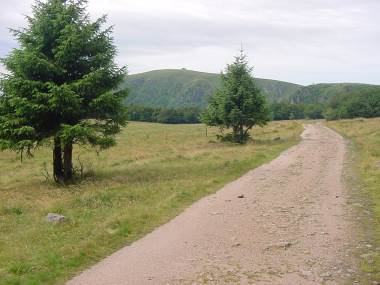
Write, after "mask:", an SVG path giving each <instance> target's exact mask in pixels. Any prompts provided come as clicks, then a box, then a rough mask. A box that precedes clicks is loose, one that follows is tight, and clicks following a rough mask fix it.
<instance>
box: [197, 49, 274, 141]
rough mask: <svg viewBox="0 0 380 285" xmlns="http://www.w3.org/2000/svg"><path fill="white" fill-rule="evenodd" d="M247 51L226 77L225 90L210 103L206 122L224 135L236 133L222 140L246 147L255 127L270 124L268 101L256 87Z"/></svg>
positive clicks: (218, 93)
mask: <svg viewBox="0 0 380 285" xmlns="http://www.w3.org/2000/svg"><path fill="white" fill-rule="evenodd" d="M251 72H252V68H251V67H249V66H248V62H247V59H246V55H245V54H244V52H243V50H242V51H241V52H240V55H239V56H237V57H236V58H235V61H234V62H233V63H232V64H229V65H227V68H226V71H225V73H224V74H223V73H222V86H221V88H220V89H218V90H217V91H216V92H215V94H214V96H213V97H212V98H211V100H210V104H209V106H208V107H207V109H206V111H205V112H204V113H203V114H202V121H203V122H204V123H205V124H206V125H209V126H217V127H219V128H220V130H221V133H223V130H224V129H229V128H231V129H232V133H231V134H227V135H222V136H219V137H221V138H223V139H228V140H232V141H233V142H237V143H244V142H246V141H247V139H248V138H249V130H250V129H252V127H254V126H256V125H258V126H264V125H265V124H266V123H267V122H268V121H269V111H268V108H267V105H266V101H265V98H264V97H263V95H262V94H261V92H260V90H259V89H258V88H257V87H256V85H255V82H254V79H253V77H252V75H251Z"/></svg>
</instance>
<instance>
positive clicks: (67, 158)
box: [63, 143, 73, 181]
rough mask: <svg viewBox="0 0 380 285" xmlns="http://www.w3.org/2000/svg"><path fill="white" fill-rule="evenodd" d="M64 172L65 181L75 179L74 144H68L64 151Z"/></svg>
mask: <svg viewBox="0 0 380 285" xmlns="http://www.w3.org/2000/svg"><path fill="white" fill-rule="evenodd" d="M63 170H64V179H65V181H68V180H70V179H71V178H73V144H72V143H68V144H66V145H65V147H64V151H63Z"/></svg>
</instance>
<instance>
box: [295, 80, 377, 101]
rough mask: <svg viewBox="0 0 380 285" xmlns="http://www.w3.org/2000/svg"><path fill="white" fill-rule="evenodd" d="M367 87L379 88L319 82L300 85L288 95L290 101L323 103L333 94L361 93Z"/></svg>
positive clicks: (366, 85) (365, 85)
mask: <svg viewBox="0 0 380 285" xmlns="http://www.w3.org/2000/svg"><path fill="white" fill-rule="evenodd" d="M368 88H371V89H377V88H379V89H380V86H377V85H369V84H360V83H321V84H314V85H309V86H305V87H302V88H300V89H298V90H297V91H296V92H295V93H294V94H293V95H291V96H290V97H289V100H290V102H292V103H304V104H310V103H312V104H314V103H325V102H326V101H328V100H329V99H330V98H331V97H333V96H335V95H344V94H349V93H361V92H363V91H365V90H367V89H368Z"/></svg>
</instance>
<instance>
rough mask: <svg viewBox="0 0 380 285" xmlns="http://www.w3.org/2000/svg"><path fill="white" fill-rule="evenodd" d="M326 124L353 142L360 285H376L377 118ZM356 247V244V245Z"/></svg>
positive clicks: (379, 251)
mask: <svg viewBox="0 0 380 285" xmlns="http://www.w3.org/2000/svg"><path fill="white" fill-rule="evenodd" d="M327 125H328V126H329V127H331V128H333V129H335V130H336V131H338V132H339V133H341V134H342V135H343V136H345V137H346V138H348V139H350V140H351V141H352V142H353V148H354V151H355V158H354V162H355V163H354V165H353V170H354V171H355V172H356V173H357V175H358V178H359V185H358V186H359V189H360V192H359V193H357V194H356V193H355V194H356V195H359V200H362V201H365V203H363V204H360V203H356V206H359V207H360V208H361V210H360V212H361V213H359V215H361V216H362V217H358V218H360V219H361V221H362V222H363V223H362V224H361V226H362V230H363V231H364V232H363V233H362V236H361V237H359V239H360V240H361V241H362V242H363V243H364V246H363V250H361V252H360V267H361V268H360V269H361V270H362V276H360V277H359V278H360V279H361V280H360V284H377V283H373V282H380V118H376V119H355V120H342V121H332V122H327ZM358 247H359V248H360V245H359V246H358Z"/></svg>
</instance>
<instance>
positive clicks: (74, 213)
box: [0, 122, 302, 285]
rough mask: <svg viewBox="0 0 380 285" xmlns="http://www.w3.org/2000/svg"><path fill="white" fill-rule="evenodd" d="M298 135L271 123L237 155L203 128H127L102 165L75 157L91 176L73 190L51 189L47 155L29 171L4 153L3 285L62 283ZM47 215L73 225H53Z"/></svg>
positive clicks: (290, 126) (0, 182) (294, 128)
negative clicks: (55, 216) (47, 174)
mask: <svg viewBox="0 0 380 285" xmlns="http://www.w3.org/2000/svg"><path fill="white" fill-rule="evenodd" d="M301 131H302V126H301V125H300V124H299V123H297V122H274V123H270V124H269V125H268V126H267V127H265V128H263V129H260V128H258V129H254V130H253V134H254V138H255V140H254V141H252V142H250V143H249V144H247V145H245V146H239V145H238V146H237V145H232V144H223V143H220V142H217V141H216V140H215V136H214V135H215V134H216V130H215V129H209V130H208V136H207V137H206V136H205V127H204V126H203V125H186V126H184V125H160V124H148V123H131V124H130V125H129V126H128V127H127V128H126V129H125V130H124V131H123V132H122V133H121V134H120V136H119V138H118V142H119V143H118V145H117V146H116V147H114V148H112V149H110V150H107V151H105V152H102V153H100V154H99V156H97V155H96V154H95V153H93V152H90V151H88V150H84V149H79V148H77V149H76V150H75V155H76V156H77V155H78V154H80V160H81V161H82V162H84V165H85V168H86V171H87V173H88V176H87V177H86V179H84V180H83V181H82V182H81V183H79V184H77V185H72V186H68V187H58V186H56V185H55V184H54V183H52V182H51V181H50V180H48V181H45V175H46V173H45V175H43V173H44V172H45V170H44V166H43V165H44V163H46V164H47V165H48V166H49V169H50V164H51V150H50V148H49V147H46V148H43V149H40V150H38V151H37V152H36V153H35V158H34V159H31V160H24V162H23V163H21V162H20V159H19V158H18V157H17V156H16V155H15V154H14V153H9V152H3V153H0V168H1V172H0V284H2V285H3V284H28V285H31V284H61V283H63V282H64V281H65V280H67V279H69V278H70V277H71V276H73V275H74V274H76V273H78V272H79V271H80V270H82V269H84V268H86V267H88V266H89V265H91V264H93V263H95V262H96V261H99V260H100V259H101V258H103V257H104V256H107V255H108V254H110V253H112V252H114V251H115V250H117V249H118V248H120V247H122V246H124V245H127V244H130V243H131V242H133V241H135V240H136V239H138V238H140V237H142V236H144V235H145V234H147V233H148V232H150V231H152V230H153V229H154V228H155V227H157V226H159V225H161V224H163V223H165V222H167V221H168V220H170V219H171V218H173V217H174V216H175V215H177V214H178V213H180V212H181V211H182V210H183V209H184V208H185V207H187V206H189V205H190V204H191V203H193V202H194V201H196V200H198V199H200V198H201V197H203V196H205V195H208V194H211V193H214V192H215V191H216V190H218V189H219V188H220V187H221V186H223V185H224V184H225V183H227V182H228V181H231V180H233V179H235V178H237V177H239V176H241V175H242V174H244V173H245V172H247V171H248V170H249V169H252V168H254V167H257V166H258V165H261V164H263V163H265V162H267V161H270V160H272V159H273V158H275V157H276V156H277V155H278V154H279V153H281V152H282V151H283V150H285V149H286V148H289V147H290V146H292V145H294V144H296V143H297V142H298V141H299V135H300V133H301ZM278 138H281V139H278ZM49 212H54V213H60V214H63V215H65V216H66V217H67V218H68V221H67V222H66V223H62V224H56V225H54V224H49V223H47V222H46V221H45V220H44V218H45V216H46V214H47V213H49Z"/></svg>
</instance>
